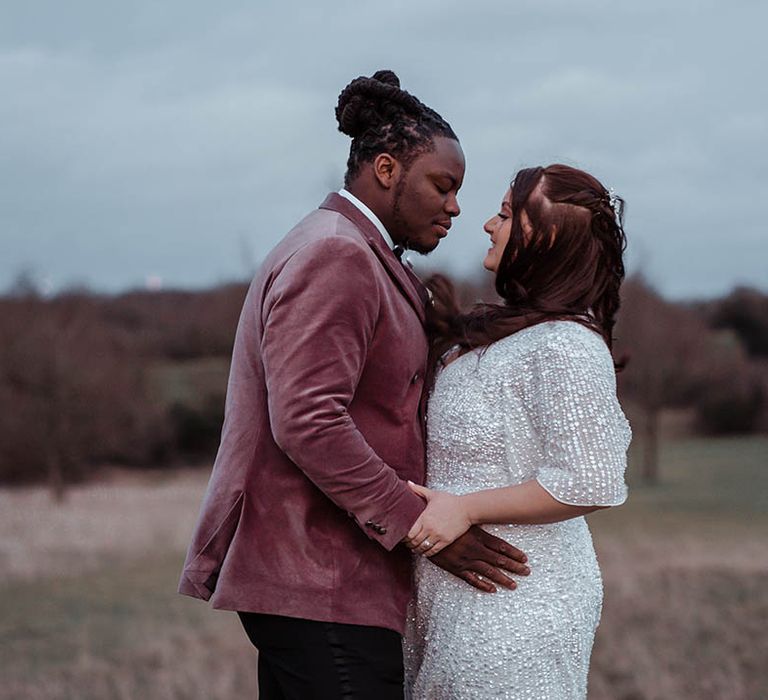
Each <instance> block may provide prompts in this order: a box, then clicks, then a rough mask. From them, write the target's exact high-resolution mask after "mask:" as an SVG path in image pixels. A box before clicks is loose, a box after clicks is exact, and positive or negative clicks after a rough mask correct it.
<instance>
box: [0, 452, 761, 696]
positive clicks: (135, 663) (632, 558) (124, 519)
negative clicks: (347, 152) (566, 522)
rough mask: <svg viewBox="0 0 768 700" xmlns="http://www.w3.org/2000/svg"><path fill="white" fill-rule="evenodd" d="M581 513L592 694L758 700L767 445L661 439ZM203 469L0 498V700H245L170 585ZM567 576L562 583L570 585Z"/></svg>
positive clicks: (240, 653)
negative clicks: (588, 538) (593, 612)
mask: <svg viewBox="0 0 768 700" xmlns="http://www.w3.org/2000/svg"><path fill="white" fill-rule="evenodd" d="M661 456H662V480H663V483H662V484H661V485H660V486H659V487H657V488H655V489H648V488H644V487H640V486H636V485H633V489H632V495H631V499H630V502H629V503H628V504H627V505H625V506H623V507H622V508H618V509H615V510H612V511H609V512H605V513H598V514H596V515H595V516H594V517H593V518H592V520H591V525H592V528H593V532H594V536H595V543H596V546H597V549H598V554H599V557H600V561H601V564H602V567H603V571H604V577H605V584H606V585H605V587H606V600H605V608H604V613H603V622H602V625H601V627H600V630H599V633H598V640H597V643H596V647H595V653H594V657H593V665H592V673H591V681H590V684H591V685H590V687H591V692H590V698H591V699H592V700H678V699H683V698H686V699H687V698H691V699H695V700H757V699H759V698H768V669H767V668H766V664H765V660H766V659H767V658H768V634H766V630H765V627H766V622H768V439H765V438H738V439H728V440H725V439H723V440H701V439H696V440H693V439H691V440H684V439H677V440H674V441H670V442H667V443H665V444H664V446H663V450H662V455H661ZM206 478H207V474H205V473H203V472H199V471H198V472H195V471H180V472H174V473H172V474H166V473H157V472H156V473H148V474H143V475H129V476H126V475H114V476H113V477H112V478H108V479H104V480H102V481H100V482H99V483H97V484H90V485H87V486H83V487H78V488H76V489H73V490H72V491H71V492H70V493H69V496H68V499H67V500H66V502H65V503H64V504H63V505H60V506H55V505H53V504H52V503H51V502H50V500H49V498H48V495H47V493H46V492H45V491H43V490H40V489H29V490H13V491H11V490H4V491H0V649H1V653H0V679H1V682H0V699H2V700H6V699H7V700H10V699H13V700H21V699H27V698H29V699H30V700H37V699H39V700H43V699H45V700H53V699H56V700H64V699H71V700H97V699H98V700H104V699H111V698H118V699H124V700H129V699H130V700H133V699H137V700H138V699H141V700H146V699H149V700H154V699H158V700H165V699H166V698H167V699H169V700H170V699H179V700H182V699H184V700H187V699H189V700H193V699H194V700H197V699H200V700H225V699H226V700H229V699H231V698H235V697H238V698H239V697H255V694H256V690H255V686H256V677H255V669H254V660H255V659H254V653H253V652H252V650H251V649H250V648H249V646H248V644H247V642H246V640H245V638H244V635H243V634H242V632H241V631H240V629H239V626H238V624H237V621H236V619H235V618H234V615H232V614H229V613H223V612H218V611H216V612H214V611H211V610H210V609H209V608H208V607H207V606H206V605H204V604H203V603H201V602H199V601H194V600H191V599H188V598H184V597H182V596H178V595H176V593H175V588H176V581H177V577H178V573H179V568H180V566H181V562H182V559H183V551H184V548H185V546H186V542H187V538H188V537H189V534H190V531H191V528H192V525H193V522H194V520H195V517H196V514H197V508H198V505H199V501H200V497H201V494H202V491H203V489H204V487H205V481H206ZM578 585H579V582H578V581H574V586H578Z"/></svg>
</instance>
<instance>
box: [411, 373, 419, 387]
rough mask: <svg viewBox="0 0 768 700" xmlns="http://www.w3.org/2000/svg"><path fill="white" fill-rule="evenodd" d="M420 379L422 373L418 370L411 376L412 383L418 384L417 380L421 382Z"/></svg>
mask: <svg viewBox="0 0 768 700" xmlns="http://www.w3.org/2000/svg"><path fill="white" fill-rule="evenodd" d="M419 381H421V373H420V372H416V374H414V375H413V377H411V384H416V382H419Z"/></svg>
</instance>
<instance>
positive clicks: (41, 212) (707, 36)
mask: <svg viewBox="0 0 768 700" xmlns="http://www.w3.org/2000/svg"><path fill="white" fill-rule="evenodd" d="M44 4H45V5H46V11H45V12H40V11H39V9H40V8H39V7H37V9H35V8H32V5H31V4H16V5H15V6H13V7H11V8H10V9H9V10H8V11H7V12H6V14H7V15H8V16H7V19H6V21H4V23H3V26H2V27H1V28H0V89H2V90H3V94H4V100H3V101H2V103H0V151H1V152H2V153H3V154H4V156H3V161H2V163H0V236H2V242H3V248H4V251H7V253H6V254H4V255H3V257H2V260H0V286H3V285H5V284H7V283H8V282H9V281H10V280H11V279H12V278H13V276H14V275H15V274H16V272H17V271H18V270H19V269H20V268H21V267H23V266H29V265H31V266H32V267H34V268H35V269H37V270H38V271H39V272H40V273H41V274H45V275H47V276H49V277H51V278H52V279H53V280H54V281H55V282H56V283H57V284H66V283H67V282H68V281H71V280H83V281H90V282H91V283H93V284H95V285H97V286H99V287H101V288H105V289H119V288H123V287H125V286H127V285H132V284H141V283H142V281H143V280H144V279H145V277H146V275H147V274H157V275H161V276H162V277H163V279H164V280H165V282H166V284H180V285H200V284H210V283H213V282H216V281H219V280H221V279H225V278H229V277H232V276H237V275H242V274H243V273H244V271H245V270H246V269H248V268H249V266H250V265H249V261H247V260H243V253H242V251H243V249H249V250H253V251H254V253H253V255H254V256H256V257H261V256H262V255H263V254H264V253H265V252H266V251H267V250H268V249H269V248H270V247H271V246H272V245H274V243H275V242H276V241H277V240H279V238H280V237H281V236H282V235H283V234H284V233H285V232H286V231H287V229H288V228H290V226H291V225H292V224H293V223H294V222H296V221H297V220H298V219H299V218H301V216H303V214H304V213H306V211H308V210H310V209H311V208H312V207H314V206H316V205H317V204H318V203H319V201H320V200H321V199H322V197H323V196H324V194H325V191H326V190H327V189H328V188H329V187H331V186H336V184H337V183H339V182H340V180H341V176H342V173H343V169H344V162H345V159H346V154H347V149H348V141H347V140H346V138H345V137H343V136H342V135H341V134H339V133H338V132H337V131H336V125H335V122H334V118H333V107H334V105H335V101H336V97H337V95H338V93H339V91H340V90H341V88H342V87H343V86H344V85H345V84H346V83H347V82H348V81H349V80H351V79H352V78H354V77H356V76H357V75H360V74H370V73H371V72H372V71H374V70H376V69H377V68H382V67H391V68H393V69H394V70H396V71H397V72H398V73H399V74H400V76H401V79H402V81H403V85H404V87H405V88H406V89H409V90H411V91H412V92H414V94H416V95H418V96H419V97H420V98H421V99H423V100H424V101H425V102H427V103H428V104H430V105H431V106H433V107H435V108H436V109H437V110H438V111H440V112H441V113H442V114H443V115H444V116H445V117H446V118H447V119H448V120H449V121H450V122H451V123H452V124H453V126H454V128H455V129H456V131H457V133H458V134H459V136H460V138H461V141H462V145H463V147H464V150H465V152H466V155H467V160H468V172H467V179H466V184H465V187H464V189H463V191H462V205H463V210H464V213H463V214H462V216H461V217H460V218H459V220H458V221H457V224H456V226H455V227H454V229H453V231H452V234H451V237H450V238H449V239H448V240H447V241H446V242H445V243H444V244H443V245H442V246H441V249H440V250H439V251H438V252H437V253H436V254H435V255H434V256H433V258H432V259H431V260H429V261H426V262H427V265H433V266H434V265H442V266H447V267H449V268H452V269H453V270H455V271H457V272H460V273H462V274H471V273H474V272H475V271H476V270H479V269H480V264H479V261H480V260H481V259H482V257H483V251H484V250H485V248H486V246H487V242H486V241H485V238H484V235H483V234H482V232H481V226H482V222H483V221H484V219H485V218H486V216H487V215H488V214H489V213H490V212H491V211H492V210H493V209H494V208H495V207H496V206H497V203H498V199H499V198H500V196H501V194H502V192H503V190H504V188H505V183H506V181H507V180H508V178H509V176H510V175H511V174H512V173H513V171H514V170H515V169H516V168H517V167H520V166H523V165H532V164H538V163H547V162H552V161H556V160H557V161H565V162H569V163H573V164H576V165H580V166H582V167H585V168H587V169H588V170H590V171H592V172H594V173H595V174H596V175H597V176H598V177H600V178H601V179H603V180H604V181H605V182H606V183H607V184H611V185H613V186H614V187H615V188H616V189H617V190H618V191H619V192H620V193H621V194H622V195H624V196H625V197H626V199H627V201H628V219H627V229H628V231H629V234H630V240H631V246H630V251H629V259H630V267H633V266H634V267H637V266H638V265H641V264H642V266H644V267H645V268H646V273H647V274H649V275H650V276H651V277H652V279H654V280H656V281H657V283H658V284H659V286H660V287H661V288H662V289H663V290H664V291H666V292H668V293H670V294H673V295H676V296H692V295H710V294H717V293H720V292H722V291H725V290H727V289H728V288H729V287H730V286H731V285H733V284H735V283H737V282H747V283H750V284H757V285H761V286H763V287H768V279H767V278H766V272H765V270H764V269H763V268H764V265H763V264H762V262H761V260H762V259H764V257H765V255H764V254H765V252H766V251H765V247H766V243H765V227H764V225H763V223H762V221H761V220H760V219H761V217H759V216H756V215H755V213H754V210H755V207H756V206H758V204H759V203H760V202H762V201H765V195H766V194H768V192H767V190H768V179H767V178H768V176H766V174H765V169H764V167H763V164H762V160H761V158H762V156H761V154H762V152H763V151H764V150H765V143H766V131H767V128H766V117H765V115H766V112H767V110H766V107H767V106H768V104H767V103H768V96H767V95H766V90H765V88H763V87H762V83H763V82H764V81H763V80H762V76H761V75H760V71H761V68H760V66H762V65H764V63H765V58H766V56H765V49H764V48H763V47H762V37H761V36H760V34H761V29H760V27H762V26H764V25H765V20H766V19H768V10H767V9H765V8H764V7H763V6H762V5H761V4H760V3H757V2H752V1H746V0H745V1H742V2H738V3H733V4H731V5H729V9H728V12H727V13H724V12H723V11H722V10H721V9H720V6H719V5H718V4H717V3H714V2H703V3H702V2H695V3H694V2H692V1H690V2H683V3H677V4H675V5H674V6H670V5H668V4H665V3H661V2H660V1H659V0H656V1H655V2H648V3H643V4H635V3H633V4H631V5H617V4H616V3H607V2H603V1H599V0H589V1H588V2H584V3H579V4H574V3H570V2H566V1H565V0H561V1H551V2H545V1H541V2H532V1H530V2H529V1H528V0H526V1H524V2H516V3H507V4H501V3H496V2H490V0H482V1H481V2H478V3H474V4H472V5H469V4H466V3H460V2H440V3H438V2H436V0H428V1H425V2H420V3H407V2H405V1H404V0H397V2H393V3H389V4H387V5H382V4H380V3H376V4H373V3H360V2H357V3H351V2H340V3H334V4H333V5H332V6H327V5H325V4H318V3H312V4H310V3H303V4H302V3H299V4H298V5H297V4H293V5H285V4H282V3H277V2H260V3H258V4H254V3H245V2H240V3H228V4H227V5H226V6H222V7H219V8H213V7H212V6H210V5H209V4H207V3H202V2H186V3H181V2H178V1H176V2H173V1H171V2H166V3H162V4H159V5H158V4H157V3H149V2H137V3H127V4H124V5H121V6H119V7H118V6H112V5H110V6H109V8H107V6H106V5H103V3H99V2H96V1H95V0H92V1H90V2H83V1H80V2H73V3H67V4H66V6H62V5H61V4H60V3H53V2H51V3H44ZM761 252H762V256H761V254H760V253H761Z"/></svg>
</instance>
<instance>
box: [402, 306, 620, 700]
mask: <svg viewBox="0 0 768 700" xmlns="http://www.w3.org/2000/svg"><path fill="white" fill-rule="evenodd" d="M630 438H631V432H630V429H629V425H628V423H627V421H626V419H625V417H624V414H623V412H622V410H621V407H620V406H619V403H618V400H617V398H616V379H615V373H614V368H613V362H612V359H611V356H610V353H609V351H608V348H607V347H606V345H605V343H604V342H603V340H602V338H600V336H599V335H597V334H596V333H594V332H593V331H591V330H589V329H587V328H585V327H584V326H582V325H580V324H578V323H575V322H572V321H553V322H548V323H542V324H539V325H536V326H532V327H530V328H527V329H525V330H523V331H520V332H519V333H516V334H514V335H512V336H509V337H507V338H504V339H502V340H500V341H497V342H496V343H493V344H492V345H490V346H489V347H488V348H487V349H486V350H485V352H484V353H483V352H481V351H474V352H471V353H467V354H466V355H463V356H461V357H459V358H458V359H457V360H455V361H454V362H451V363H450V364H449V365H448V366H447V367H445V368H444V369H443V370H442V371H441V372H440V373H439V374H438V376H437V379H436V382H435V386H434V389H433V392H432V396H431V400H430V404H429V417H428V440H427V485H428V486H429V487H430V488H433V489H439V490H443V491H449V492H451V493H455V494H463V493H469V492H471V491H478V490H480V489H487V488H495V487H499V486H509V485H514V484H519V483H522V482H524V481H528V480H531V479H537V480H538V482H539V483H540V484H541V485H542V486H543V487H544V488H545V489H546V490H547V491H548V492H549V493H551V494H552V495H553V496H554V497H555V498H556V499H558V500H559V501H562V502H564V503H569V504H572V505H618V504H620V503H622V502H623V501H624V500H625V498H626V492H627V489H626V485H625V483H624V470H625V466H626V451H627V448H628V446H629V441H630ZM485 527H486V529H487V530H488V531H489V532H491V533H493V534H494V535H497V536H499V537H502V538H504V539H505V540H507V541H509V542H510V543H512V544H514V545H515V546H517V547H519V548H520V549H522V550H523V551H524V552H526V554H527V555H528V560H529V564H530V567H531V575H530V576H529V577H518V579H517V581H518V588H517V590H514V591H510V590H506V589H499V590H498V592H497V593H495V594H488V593H482V592H480V591H478V590H476V589H474V588H472V587H471V586H469V585H468V584H467V583H465V582H463V581H461V580H460V579H458V578H456V577H454V576H452V575H451V574H448V573H446V572H444V571H443V570H442V569H440V568H438V567H437V566H435V565H434V564H432V563H430V562H429V560H428V559H425V558H423V557H418V558H417V560H416V565H415V578H416V597H415V598H414V601H413V602H412V605H411V610H410V616H409V622H408V629H407V630H406V635H405V638H404V653H405V665H406V688H407V696H408V697H409V698H412V699H413V700H425V699H427V698H428V699H430V700H465V699H466V700H483V699H485V698H514V699H515V700H555V699H557V700H576V699H578V698H586V694H587V672H588V670H589V658H590V653H591V651H592V642H593V639H594V634H595V629H596V628H597V624H598V622H599V619H600V610H601V605H602V592H603V591H602V581H601V577H600V570H599V568H598V564H597V559H596V557H595V551H594V548H593V546H592V538H591V536H590V533H589V528H588V527H587V523H586V521H585V520H584V518H582V517H579V518H573V519H571V520H567V521H564V522H560V523H553V524H549V525H492V526H485Z"/></svg>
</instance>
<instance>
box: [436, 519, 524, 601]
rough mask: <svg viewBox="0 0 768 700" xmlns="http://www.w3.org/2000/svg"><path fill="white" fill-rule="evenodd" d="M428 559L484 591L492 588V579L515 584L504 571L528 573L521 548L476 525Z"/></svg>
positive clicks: (502, 584)
mask: <svg viewBox="0 0 768 700" xmlns="http://www.w3.org/2000/svg"><path fill="white" fill-rule="evenodd" d="M429 560H430V561H431V562H432V563H433V564H437V566H439V567H440V568H441V569H444V570H445V571H448V572H450V573H452V574H453V575H454V576H458V577H459V578H461V579H464V580H465V581H466V582H467V583H469V584H471V585H473V586H474V587H475V588H479V589H480V590H481V591H486V592H487V593H495V592H496V586H494V585H493V583H497V584H498V585H499V586H504V587H505V588H510V589H514V588H517V584H516V583H515V582H514V581H513V580H512V579H511V578H510V577H509V576H507V575H506V574H505V573H504V571H509V572H511V573H514V574H518V575H520V576H527V575H528V574H529V573H531V570H530V569H529V568H528V567H527V566H526V565H525V562H526V561H528V557H526V556H525V554H523V552H521V551H520V550H519V549H517V547H513V546H512V545H511V544H509V543H507V542H505V541H504V540H501V539H499V538H498V537H494V536H493V535H491V534H489V533H487V532H486V531H485V530H483V529H482V528H479V527H477V526H476V525H473V526H472V527H471V528H469V530H467V531H466V532H465V533H464V534H463V535H462V536H461V537H459V538H458V539H456V541H454V542H453V544H450V545H448V546H447V547H446V548H445V549H443V550H442V551H441V552H438V553H437V554H435V555H433V556H431V557H430V558H429ZM502 570H504V571H502ZM481 576H482V577H483V578H480V577H481ZM485 579H489V580H485ZM491 581H493V583H491Z"/></svg>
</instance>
